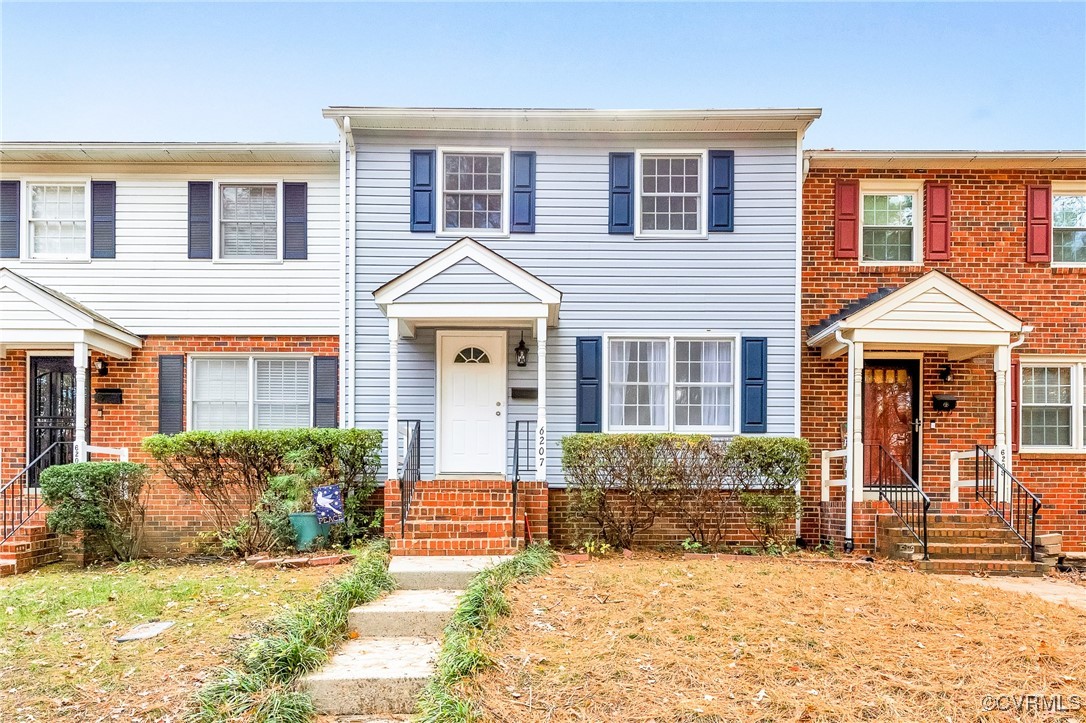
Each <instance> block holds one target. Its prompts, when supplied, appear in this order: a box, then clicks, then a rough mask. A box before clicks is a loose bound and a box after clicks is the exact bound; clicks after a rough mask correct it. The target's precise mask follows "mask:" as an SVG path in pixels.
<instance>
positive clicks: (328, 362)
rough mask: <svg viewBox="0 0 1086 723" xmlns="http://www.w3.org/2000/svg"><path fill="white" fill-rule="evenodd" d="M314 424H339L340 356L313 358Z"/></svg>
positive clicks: (315, 425)
mask: <svg viewBox="0 0 1086 723" xmlns="http://www.w3.org/2000/svg"><path fill="white" fill-rule="evenodd" d="M313 426H314V427H338V426H339V358H338V357H334V356H318V357H314V358H313Z"/></svg>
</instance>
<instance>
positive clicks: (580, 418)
mask: <svg viewBox="0 0 1086 723" xmlns="http://www.w3.org/2000/svg"><path fill="white" fill-rule="evenodd" d="M602 412H603V338H602V337H598V336H579V337H577V431H578V432H602V431H603V415H602Z"/></svg>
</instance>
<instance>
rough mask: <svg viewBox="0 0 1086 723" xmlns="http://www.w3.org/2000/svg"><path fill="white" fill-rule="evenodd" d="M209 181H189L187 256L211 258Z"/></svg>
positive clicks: (191, 257)
mask: <svg viewBox="0 0 1086 723" xmlns="http://www.w3.org/2000/svg"><path fill="white" fill-rule="evenodd" d="M211 203H212V198H211V181H189V258H190V259H209V258H211Z"/></svg>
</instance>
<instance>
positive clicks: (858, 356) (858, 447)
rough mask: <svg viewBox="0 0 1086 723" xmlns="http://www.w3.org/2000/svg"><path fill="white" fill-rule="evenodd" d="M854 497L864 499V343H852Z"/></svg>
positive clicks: (860, 500) (850, 390)
mask: <svg viewBox="0 0 1086 723" xmlns="http://www.w3.org/2000/svg"><path fill="white" fill-rule="evenodd" d="M852 352H853V354H852V355H853V360H852V385H851V388H850V389H849V394H851V395H852V499H853V500H854V501H855V502H863V499H864V345H863V343H862V342H855V343H854V344H853V345H852Z"/></svg>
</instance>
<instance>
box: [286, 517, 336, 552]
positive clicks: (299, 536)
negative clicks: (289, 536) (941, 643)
mask: <svg viewBox="0 0 1086 723" xmlns="http://www.w3.org/2000/svg"><path fill="white" fill-rule="evenodd" d="M290 526H291V527H293V528H294V537H295V543H294V546H295V547H296V548H297V549H299V550H308V549H309V548H311V547H312V546H313V541H314V540H316V539H317V538H318V537H328V531H329V530H330V529H331V527H332V526H331V525H322V524H321V523H319V522H317V514H316V513H315V512H291V513H290Z"/></svg>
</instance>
